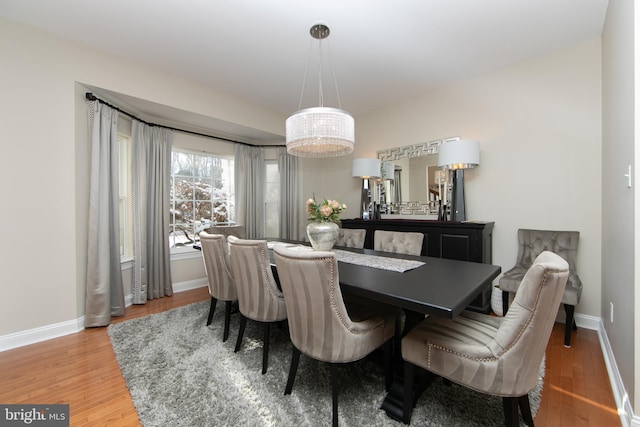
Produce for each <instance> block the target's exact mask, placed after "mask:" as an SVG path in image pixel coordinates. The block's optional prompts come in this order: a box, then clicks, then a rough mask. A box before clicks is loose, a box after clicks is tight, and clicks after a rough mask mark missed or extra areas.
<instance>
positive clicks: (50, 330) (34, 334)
mask: <svg viewBox="0 0 640 427" xmlns="http://www.w3.org/2000/svg"><path fill="white" fill-rule="evenodd" d="M83 329H84V316H82V317H79V318H77V319H74V320H68V321H66V322H60V323H55V324H53V325H47V326H42V327H39V328H34V329H28V330H26V331H20V332H16V333H13V334H9V335H3V336H1V337H0V351H6V350H11V349H13V348H18V347H23V346H25V345H29V344H35V343H38V342H40V341H46V340H50V339H52V338H58V337H62V336H64V335H69V334H75V333H76V332H79V331H81V330H83Z"/></svg>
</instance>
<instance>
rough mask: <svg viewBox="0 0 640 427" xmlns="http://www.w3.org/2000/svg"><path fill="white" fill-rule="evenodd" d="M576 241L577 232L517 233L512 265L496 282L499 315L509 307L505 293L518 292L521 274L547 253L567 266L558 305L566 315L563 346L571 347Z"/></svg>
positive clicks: (578, 288)
mask: <svg viewBox="0 0 640 427" xmlns="http://www.w3.org/2000/svg"><path fill="white" fill-rule="evenodd" d="M579 238H580V233H579V232H577V231H551V230H528V229H520V230H518V259H517V261H516V265H515V267H513V268H512V269H510V270H509V271H507V272H506V273H504V275H503V276H502V277H501V278H500V280H499V281H498V287H499V288H500V290H501V291H502V313H506V312H507V310H508V308H509V293H515V292H516V291H517V290H518V286H520V282H521V281H522V278H523V277H524V275H525V273H526V272H527V270H528V269H529V267H530V266H531V264H533V260H534V259H535V258H536V257H537V256H538V255H539V254H540V253H541V252H542V251H551V252H553V253H555V254H558V255H560V256H561V257H562V258H563V259H564V260H565V261H567V262H568V263H569V280H567V286H566V287H565V289H564V293H563V295H562V304H563V305H564V311H565V313H566V321H565V328H564V345H565V347H570V346H571V331H573V330H576V329H577V327H576V322H575V320H574V318H573V314H574V311H575V306H576V305H578V303H579V302H580V295H581V294H582V282H581V281H580V278H579V277H578V273H577V272H576V254H577V251H578V239H579ZM555 315H556V313H553V316H554V317H555Z"/></svg>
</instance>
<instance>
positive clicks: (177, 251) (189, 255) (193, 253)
mask: <svg viewBox="0 0 640 427" xmlns="http://www.w3.org/2000/svg"><path fill="white" fill-rule="evenodd" d="M170 251H171V261H179V260H182V259H193V258H200V257H202V252H201V251H199V250H198V249H194V248H193V247H191V246H182V247H179V248H171V249H170Z"/></svg>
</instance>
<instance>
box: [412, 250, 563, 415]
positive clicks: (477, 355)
mask: <svg viewBox="0 0 640 427" xmlns="http://www.w3.org/2000/svg"><path fill="white" fill-rule="evenodd" d="M568 276H569V266H568V264H567V262H566V261H565V260H564V259H562V258H561V257H560V256H558V255H556V254H554V253H552V252H548V251H545V252H543V253H541V254H540V255H539V256H538V257H537V258H536V259H535V261H534V262H533V265H532V266H531V267H530V268H529V270H528V271H527V273H526V275H525V277H524V278H523V279H522V284H521V285H520V287H519V288H518V291H517V292H516V296H515V299H514V301H513V304H512V305H511V310H509V312H508V313H507V315H506V316H505V317H497V316H490V315H486V314H480V313H474V312H467V311H465V312H463V313H462V315H460V316H458V317H456V318H454V319H453V320H450V319H446V318H441V317H435V316H429V317H427V318H426V319H425V320H423V321H422V322H420V323H419V324H418V325H417V326H416V327H415V328H413V329H412V330H411V332H409V333H408V334H407V335H406V336H405V337H404V338H403V339H402V357H403V359H404V360H405V387H404V390H405V395H404V413H403V421H404V422H405V423H409V421H410V419H411V411H412V408H413V405H414V403H415V402H414V397H413V382H414V366H419V367H422V368H424V369H427V370H428V371H431V372H433V373H434V374H436V375H439V376H441V377H443V378H445V379H448V380H450V381H453V382H455V383H458V384H461V385H463V386H465V387H468V388H471V389H473V390H476V391H479V392H481V393H486V394H490V395H494V396H500V397H502V401H503V406H504V415H505V425H506V426H517V425H519V419H518V406H520V410H521V412H522V417H523V418H524V420H525V422H526V423H527V424H528V425H530V426H533V417H532V416H531V408H530V406H529V397H528V394H529V392H530V391H531V390H532V389H533V388H534V387H535V385H536V383H537V381H538V375H539V371H540V366H541V363H542V359H543V357H544V354H545V350H546V348H547V343H548V341H549V336H550V335H551V330H552V328H553V323H554V318H555V313H556V311H558V307H559V306H560V299H561V298H562V292H563V291H564V287H565V284H566V283H567V278H568Z"/></svg>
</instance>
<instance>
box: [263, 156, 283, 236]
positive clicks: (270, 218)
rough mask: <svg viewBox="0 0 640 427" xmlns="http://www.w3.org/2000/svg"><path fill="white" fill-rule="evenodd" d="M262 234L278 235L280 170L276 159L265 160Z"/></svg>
mask: <svg viewBox="0 0 640 427" xmlns="http://www.w3.org/2000/svg"><path fill="white" fill-rule="evenodd" d="M265 167H266V174H267V176H266V179H265V183H264V194H265V198H264V235H265V236H266V237H279V236H280V219H279V218H280V171H279V170H278V162H277V160H267V161H265Z"/></svg>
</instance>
